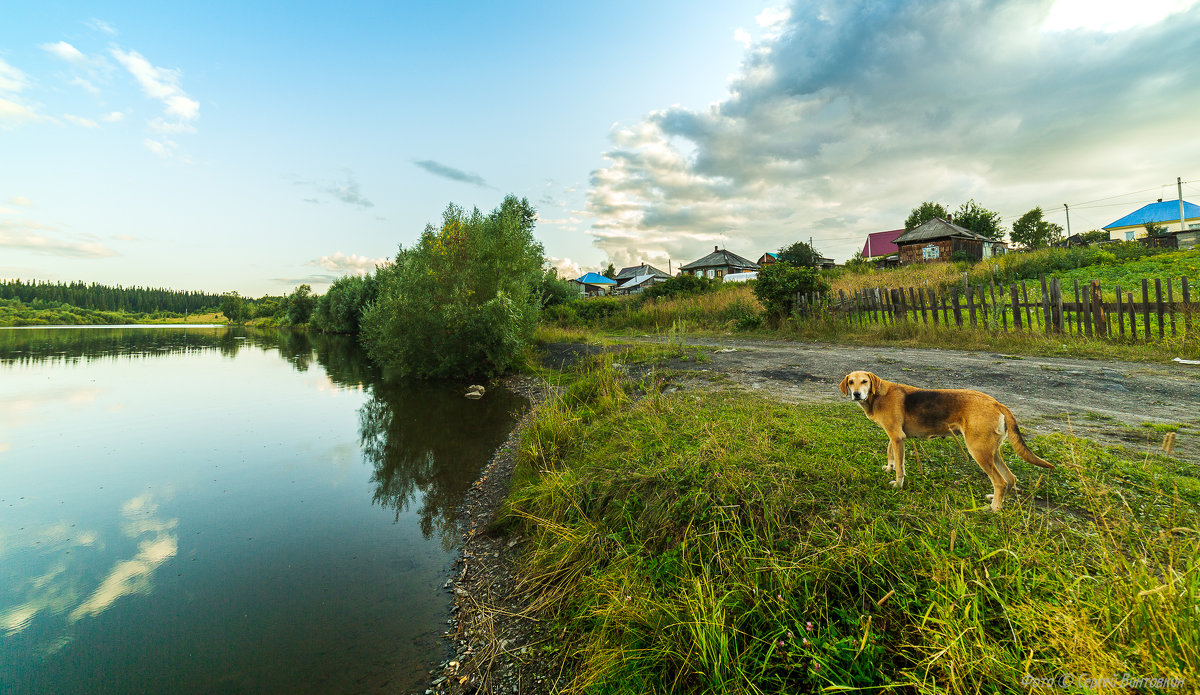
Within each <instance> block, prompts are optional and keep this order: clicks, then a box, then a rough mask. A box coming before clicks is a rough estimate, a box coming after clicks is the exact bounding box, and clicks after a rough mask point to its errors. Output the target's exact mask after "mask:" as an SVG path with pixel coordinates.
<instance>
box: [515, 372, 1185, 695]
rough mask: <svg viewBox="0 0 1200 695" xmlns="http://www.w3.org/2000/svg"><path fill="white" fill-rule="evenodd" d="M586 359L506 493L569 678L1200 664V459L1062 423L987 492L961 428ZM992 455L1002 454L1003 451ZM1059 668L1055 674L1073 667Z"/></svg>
mask: <svg viewBox="0 0 1200 695" xmlns="http://www.w3.org/2000/svg"><path fill="white" fill-rule="evenodd" d="M613 361H617V362H618V363H620V364H624V365H628V364H629V363H630V361H631V360H630V359H629V358H628V357H626V356H621V355H616V356H614V355H607V356H601V357H598V358H595V359H593V360H591V361H589V362H588V363H587V364H584V365H582V366H581V367H580V368H579V369H578V370H577V371H576V372H574V373H572V374H571V375H569V380H568V381H569V383H568V384H567V385H566V386H565V388H564V389H563V391H562V394H561V396H560V397H558V398H556V399H552V400H550V401H548V402H546V403H545V404H543V405H542V406H541V407H540V409H539V411H538V412H537V413H536V415H535V418H534V421H533V423H532V424H531V425H530V426H529V427H528V428H527V429H526V431H525V432H524V436H523V439H522V442H521V445H520V447H521V448H520V453H519V459H520V462H519V467H518V475H517V478H516V482H515V485H514V489H513V492H512V495H511V497H510V499H509V502H508V506H507V516H506V519H507V520H506V522H505V523H507V524H509V525H510V526H511V527H512V529H511V530H512V531H514V532H517V533H520V534H522V535H524V536H526V537H528V538H529V539H530V540H531V543H530V545H531V547H532V549H531V550H530V551H529V553H528V555H527V558H526V562H527V564H526V568H525V571H524V572H525V577H526V584H525V588H526V590H527V591H528V595H529V596H530V597H531V600H532V602H533V604H534V608H535V610H536V611H538V612H539V613H540V615H541V616H542V621H541V623H540V624H542V625H544V626H545V631H546V636H547V637H548V638H549V639H551V640H552V646H551V649H552V650H554V651H556V652H557V653H560V654H562V655H563V658H564V659H566V662H567V663H566V664H565V666H566V671H565V672H567V673H571V674H573V675H574V681H573V686H574V688H575V689H576V690H577V691H580V692H595V693H626V692H629V693H633V692H713V693H716V692H734V693H760V692H812V691H816V690H821V689H825V690H827V691H835V690H847V689H858V688H862V689H868V690H870V691H871V692H895V691H900V692H919V693H924V692H928V693H934V692H939V693H940V692H952V693H968V692H970V693H975V692H1010V691H1016V690H1020V689H1022V688H1021V685H1020V683H1021V679H1022V678H1023V677H1024V676H1025V675H1026V674H1029V675H1032V676H1035V677H1050V676H1058V675H1062V674H1066V673H1075V674H1085V673H1086V674H1091V675H1093V676H1095V675H1109V676H1117V677H1119V676H1120V675H1121V674H1123V673H1131V674H1137V675H1145V676H1156V677H1178V678H1185V679H1190V678H1192V676H1193V674H1194V673H1195V672H1196V670H1197V669H1198V668H1200V608H1198V606H1200V569H1198V567H1197V550H1198V549H1200V548H1198V544H1200V534H1198V532H1197V509H1198V507H1200V480H1197V478H1196V477H1195V476H1196V473H1195V469H1194V467H1193V466H1191V465H1186V464H1183V463H1181V462H1179V461H1177V460H1175V459H1171V458H1166V457H1160V456H1150V455H1134V454H1130V453H1129V452H1127V451H1125V450H1122V449H1113V448H1106V447H1103V446H1099V445H1097V444H1094V443H1091V442H1089V441H1086V440H1082V439H1079V438H1076V437H1073V436H1071V435H1069V434H1055V435H1051V436H1046V437H1040V438H1038V439H1036V440H1034V441H1033V442H1032V447H1033V448H1034V449H1035V450H1036V451H1037V452H1038V453H1039V455H1041V456H1043V457H1044V458H1046V459H1048V460H1050V461H1051V462H1053V463H1055V464H1056V465H1057V466H1058V469H1057V470H1053V471H1042V470H1040V469H1034V468H1032V467H1030V466H1028V465H1025V464H1024V463H1023V462H1018V463H1015V465H1013V471H1014V473H1015V474H1016V475H1017V477H1018V478H1019V479H1021V480H1022V483H1023V485H1022V487H1021V489H1020V490H1019V492H1018V494H1016V495H1014V496H1012V497H1010V498H1009V499H1008V501H1007V503H1006V505H1005V508H1004V510H1003V511H1002V512H1001V513H999V514H990V513H988V512H986V511H983V509H984V507H985V506H986V501H985V500H984V498H983V495H984V493H985V492H988V491H990V490H989V489H987V487H988V486H987V483H986V478H985V476H984V475H983V474H982V473H981V472H980V471H979V469H978V467H977V466H976V465H975V464H974V462H972V461H970V460H969V459H967V458H966V457H965V456H964V455H963V453H962V452H961V451H960V449H959V446H958V445H957V444H956V443H955V441H954V440H949V439H946V440H936V441H930V442H923V443H921V444H920V445H919V457H920V463H917V461H916V459H915V457H914V454H913V450H912V449H910V454H909V456H910V473H911V474H910V477H909V485H908V486H907V487H906V489H905V490H903V491H899V492H897V491H894V490H892V489H891V488H890V487H889V486H888V485H887V484H886V478H887V474H885V473H882V472H881V471H880V470H879V467H880V466H881V465H882V464H883V461H884V458H885V454H884V448H885V447H884V440H883V437H882V435H881V433H880V432H879V430H878V428H877V427H876V426H874V425H873V424H871V423H870V422H869V421H867V420H866V419H865V418H864V417H863V416H862V414H861V412H860V411H859V409H858V408H855V407H854V406H852V405H850V404H843V405H837V406H816V405H813V406H785V405H782V404H779V403H775V402H771V401H768V400H764V399H760V398H756V397H752V396H746V395H732V394H729V393H724V392H722V393H715V392H690V391H684V392H680V393H675V394H671V395H664V394H663V393H661V389H662V386H663V385H664V384H663V382H662V380H661V378H660V377H658V375H657V374H656V372H654V371H653V370H649V371H646V370H640V371H633V370H629V369H628V368H621V367H613V366H612V362H613ZM1005 456H1006V458H1007V459H1008V460H1010V461H1013V460H1014V459H1015V457H1014V456H1013V455H1012V454H1011V452H1010V451H1008V450H1007V449H1006V450H1005ZM1068 691H1069V689H1068Z"/></svg>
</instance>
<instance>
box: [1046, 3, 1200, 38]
mask: <svg viewBox="0 0 1200 695" xmlns="http://www.w3.org/2000/svg"><path fill="white" fill-rule="evenodd" d="M1197 1H1198V0H1139V1H1138V2H1096V1H1095V0H1057V1H1056V2H1055V3H1054V5H1053V7H1051V8H1050V13H1049V15H1048V16H1047V17H1046V21H1045V23H1044V24H1043V25H1042V28H1043V29H1045V30H1046V31H1069V30H1071V29H1088V30H1091V31H1106V32H1117V31H1125V30H1127V29H1135V28H1138V27H1144V26H1149V25H1151V24H1157V23H1159V22H1161V21H1162V20H1164V19H1166V18H1168V17H1170V16H1172V15H1175V14H1179V13H1180V12H1186V11H1187V10H1189V9H1191V8H1192V7H1193V6H1195V5H1196V3H1197Z"/></svg>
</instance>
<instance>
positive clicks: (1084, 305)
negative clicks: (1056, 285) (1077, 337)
mask: <svg viewBox="0 0 1200 695" xmlns="http://www.w3.org/2000/svg"><path fill="white" fill-rule="evenodd" d="M1075 287H1079V281H1078V280H1076V281H1075ZM1076 292H1078V290H1076ZM1077 296H1078V295H1077ZM1076 310H1077V311H1081V312H1082V313H1083V327H1084V333H1085V335H1087V337H1089V338H1091V337H1092V298H1091V295H1090V294H1088V293H1087V292H1084V293H1083V300H1082V302H1080V305H1079V306H1077V307H1076ZM1076 316H1077V317H1078V316H1079V314H1076Z"/></svg>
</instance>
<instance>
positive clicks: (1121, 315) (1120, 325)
mask: <svg viewBox="0 0 1200 695" xmlns="http://www.w3.org/2000/svg"><path fill="white" fill-rule="evenodd" d="M1124 309H1125V307H1124V306H1122V305H1121V286H1120V285H1117V331H1119V333H1120V336H1121V340H1124V339H1125V312H1124Z"/></svg>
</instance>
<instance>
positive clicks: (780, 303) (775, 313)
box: [754, 263, 829, 325]
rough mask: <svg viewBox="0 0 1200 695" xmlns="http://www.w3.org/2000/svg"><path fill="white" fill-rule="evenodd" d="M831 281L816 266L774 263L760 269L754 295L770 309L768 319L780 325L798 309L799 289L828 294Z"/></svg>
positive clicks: (811, 292) (807, 292)
mask: <svg viewBox="0 0 1200 695" xmlns="http://www.w3.org/2000/svg"><path fill="white" fill-rule="evenodd" d="M828 291H829V283H827V282H825V279H824V278H822V277H821V274H820V273H819V272H817V271H816V270H813V269H812V268H796V267H793V266H791V265H789V264H787V263H774V264H771V265H769V266H766V267H765V268H763V269H762V270H760V271H758V279H757V280H756V281H755V282H754V296H756V297H758V301H760V302H762V304H763V306H764V307H766V310H767V320H768V321H770V322H771V323H772V324H773V325H779V324H780V323H782V322H783V320H784V319H786V318H788V317H789V316H791V315H792V313H793V312H794V311H795V296H796V294H797V293H804V294H813V293H815V294H825V293H826V292H828Z"/></svg>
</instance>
